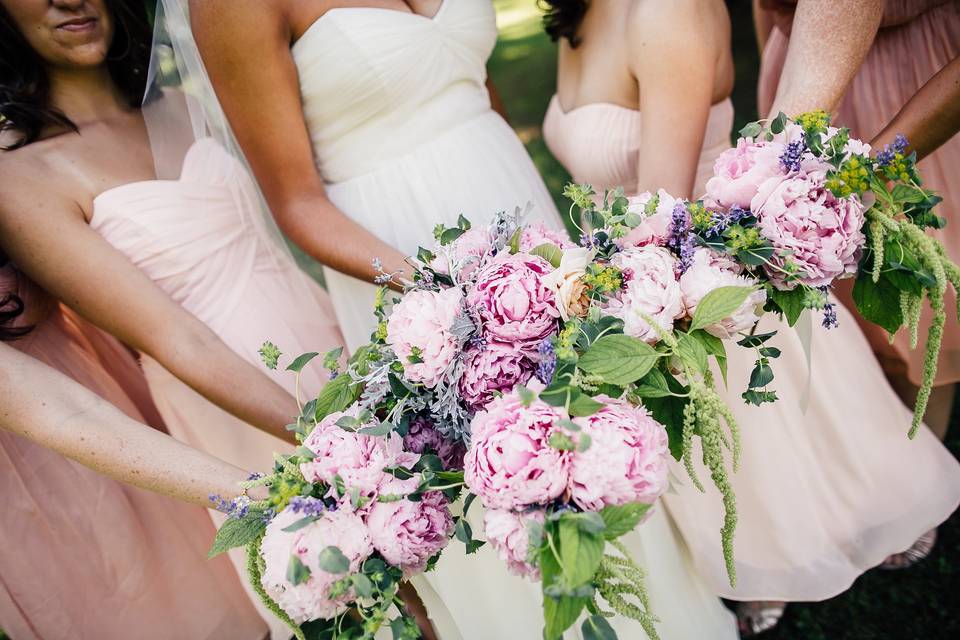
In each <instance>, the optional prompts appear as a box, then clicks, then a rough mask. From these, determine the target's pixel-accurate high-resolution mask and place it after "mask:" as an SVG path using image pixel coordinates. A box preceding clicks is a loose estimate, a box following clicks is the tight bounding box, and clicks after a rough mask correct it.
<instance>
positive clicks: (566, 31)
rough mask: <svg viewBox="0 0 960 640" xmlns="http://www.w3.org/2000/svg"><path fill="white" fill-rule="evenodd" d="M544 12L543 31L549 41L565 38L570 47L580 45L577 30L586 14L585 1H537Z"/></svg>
mask: <svg viewBox="0 0 960 640" xmlns="http://www.w3.org/2000/svg"><path fill="white" fill-rule="evenodd" d="M537 3H538V4H539V5H540V8H541V9H543V10H544V14H543V30H544V31H546V32H547V35H548V36H550V39H551V40H553V41H554V42H556V41H557V40H559V39H560V38H566V39H567V42H569V43H570V46H571V47H573V48H576V47H577V45H579V44H580V37H579V36H577V29H579V28H580V22H581V21H582V20H583V16H584V15H585V14H586V13H587V0H537Z"/></svg>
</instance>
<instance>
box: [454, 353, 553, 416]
mask: <svg viewBox="0 0 960 640" xmlns="http://www.w3.org/2000/svg"><path fill="white" fill-rule="evenodd" d="M535 369H536V364H534V362H533V361H532V360H531V359H530V354H529V353H528V351H527V350H524V349H521V348H518V347H516V346H514V345H512V344H504V343H502V342H489V343H488V344H486V345H483V346H477V347H473V348H471V349H470V350H469V351H467V353H466V355H465V357H464V368H463V375H462V376H461V378H460V395H461V397H462V398H463V401H464V402H465V403H466V404H467V406H469V407H470V408H471V409H473V410H475V411H476V410H479V409H482V408H483V407H484V406H485V405H486V404H487V403H488V402H490V400H491V398H493V396H494V394H495V393H497V392H509V391H512V390H513V388H514V387H515V386H517V385H518V384H525V383H526V382H527V380H529V379H530V377H531V376H532V375H533V372H534V370H535Z"/></svg>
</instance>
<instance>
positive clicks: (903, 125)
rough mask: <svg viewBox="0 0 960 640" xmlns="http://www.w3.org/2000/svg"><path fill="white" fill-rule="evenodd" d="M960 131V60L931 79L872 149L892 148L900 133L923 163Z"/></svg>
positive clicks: (880, 136)
mask: <svg viewBox="0 0 960 640" xmlns="http://www.w3.org/2000/svg"><path fill="white" fill-rule="evenodd" d="M958 130H960V57H957V58H954V59H953V60H952V61H951V62H950V63H949V64H947V66H945V67H944V68H943V69H941V70H940V71H939V72H938V73H937V74H936V75H935V76H933V77H932V78H930V80H928V81H927V83H926V84H925V85H923V86H922V87H920V90H919V91H918V92H917V93H916V94H914V96H913V97H912V98H910V100H909V101H908V102H907V104H905V105H904V106H903V108H902V109H900V113H898V114H897V115H896V116H895V117H894V118H893V120H891V121H890V123H889V124H888V125H887V126H886V127H884V129H883V131H881V132H880V133H879V134H877V137H876V138H874V139H873V141H872V142H871V145H872V146H873V147H874V148H875V149H879V148H881V147H883V145H885V144H890V143H892V142H893V141H894V138H895V137H896V135H897V134H898V133H900V134H903V135H904V136H905V137H906V138H907V141H908V142H909V144H910V146H909V148H910V149H911V150H913V151H916V152H917V158H919V159H922V158H925V157H926V156H928V155H930V154H931V153H933V152H934V151H936V150H937V149H938V148H939V147H940V145H942V144H943V143H945V142H946V141H947V140H949V139H950V138H952V137H953V136H954V135H956V133H957V131H958Z"/></svg>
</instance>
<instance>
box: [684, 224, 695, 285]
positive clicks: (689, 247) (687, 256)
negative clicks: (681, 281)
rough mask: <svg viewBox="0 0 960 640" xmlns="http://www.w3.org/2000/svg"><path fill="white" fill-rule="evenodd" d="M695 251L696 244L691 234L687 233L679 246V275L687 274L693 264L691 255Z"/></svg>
mask: <svg viewBox="0 0 960 640" xmlns="http://www.w3.org/2000/svg"><path fill="white" fill-rule="evenodd" d="M696 251H697V243H696V241H695V240H694V238H693V234H692V233H688V234H687V235H686V237H685V238H684V239H683V244H681V245H680V275H683V274H684V273H686V272H687V269H689V268H690V265H692V264H693V254H694V253H695V252H696Z"/></svg>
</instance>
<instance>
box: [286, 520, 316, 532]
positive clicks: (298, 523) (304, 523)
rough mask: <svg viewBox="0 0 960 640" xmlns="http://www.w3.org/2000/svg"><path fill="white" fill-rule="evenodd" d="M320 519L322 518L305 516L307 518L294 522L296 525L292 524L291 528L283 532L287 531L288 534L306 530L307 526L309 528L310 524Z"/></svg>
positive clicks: (288, 527)
mask: <svg viewBox="0 0 960 640" xmlns="http://www.w3.org/2000/svg"><path fill="white" fill-rule="evenodd" d="M319 519H320V516H305V517H303V518H300V519H299V520H297V521H296V522H294V523H293V524H291V525H290V526H287V527H284V528H283V530H284V531H286V532H287V533H293V532H294V531H300V529H303V528H304V527H305V526H307V525H308V524H311V523H313V522H316V521H317V520H319Z"/></svg>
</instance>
